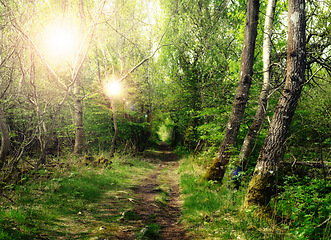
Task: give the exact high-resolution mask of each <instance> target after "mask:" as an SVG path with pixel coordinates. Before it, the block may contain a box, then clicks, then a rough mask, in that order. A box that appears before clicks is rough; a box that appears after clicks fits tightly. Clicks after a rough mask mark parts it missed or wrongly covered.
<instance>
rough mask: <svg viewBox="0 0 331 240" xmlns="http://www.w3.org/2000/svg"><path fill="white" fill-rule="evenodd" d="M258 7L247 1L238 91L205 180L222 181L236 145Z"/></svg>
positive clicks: (254, 0)
mask: <svg viewBox="0 0 331 240" xmlns="http://www.w3.org/2000/svg"><path fill="white" fill-rule="evenodd" d="M259 6H260V2H259V0H248V1H247V12H246V25H245V32H244V46H243V53H242V58H241V67H240V69H241V71H240V78H239V83H238V89H237V93H236V96H235V99H234V102H233V108H232V112H231V115H230V119H229V122H228V124H227V126H226V130H225V135H224V138H223V141H222V143H221V146H220V148H219V151H218V154H217V156H216V158H215V159H214V161H213V163H212V165H211V167H210V168H209V169H208V170H207V172H206V174H205V176H204V178H205V179H207V180H217V181H222V179H223V177H224V174H225V170H226V165H227V164H228V163H229V160H230V156H231V155H232V148H233V146H234V145H235V144H236V140H237V135H238V132H239V127H240V124H241V120H242V118H243V115H244V112H245V108H246V103H247V101H248V95H249V89H250V86H251V83H252V75H253V61H254V49H255V40H256V36H257V24H258V14H259Z"/></svg>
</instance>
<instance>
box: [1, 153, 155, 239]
mask: <svg viewBox="0 0 331 240" xmlns="http://www.w3.org/2000/svg"><path fill="white" fill-rule="evenodd" d="M62 161H71V160H62ZM152 168H153V166H152V165H151V164H150V163H148V162H145V161H142V160H139V159H138V158H132V157H121V158H119V157H117V158H115V159H114V160H113V164H112V165H111V168H110V169H103V168H98V167H88V166H80V165H79V164H78V163H77V164H72V165H71V166H70V167H69V168H68V169H51V170H45V169H41V170H39V171H37V172H34V173H30V174H29V175H26V176H23V177H22V178H24V184H22V185H17V186H15V189H14V190H13V192H11V198H12V200H13V202H10V201H8V200H7V199H5V198H3V199H1V202H2V206H1V210H0V226H1V228H0V239H34V238H42V237H43V236H44V237H45V236H47V239H57V238H58V237H64V236H65V237H66V239H72V238H78V239H89V238H90V237H91V236H93V231H95V229H96V228H98V226H99V225H100V224H101V222H102V224H105V223H109V226H107V228H108V229H117V228H118V226H117V225H118V223H117V222H118V221H114V220H116V219H118V218H120V217H121V213H123V212H124V211H125V210H127V209H130V208H132V204H131V203H130V201H128V198H129V197H132V194H133V193H132V192H131V190H130V187H133V186H134V185H135V184H137V183H138V181H139V177H141V176H143V175H144V174H146V172H148V171H150V170H151V169H152ZM133 172H134V173H135V174H132V173H133ZM104 199H106V200H104ZM112 199H113V201H112ZM108 213H109V214H108ZM73 226H75V228H74V227H73Z"/></svg>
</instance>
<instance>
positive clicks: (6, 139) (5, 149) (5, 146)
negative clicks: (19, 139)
mask: <svg viewBox="0 0 331 240" xmlns="http://www.w3.org/2000/svg"><path fill="white" fill-rule="evenodd" d="M0 132H1V150H0V170H1V169H2V167H3V166H4V164H5V161H6V157H7V155H8V153H9V149H10V136H9V131H8V125H7V123H6V118H5V111H4V109H3V106H2V105H0Z"/></svg>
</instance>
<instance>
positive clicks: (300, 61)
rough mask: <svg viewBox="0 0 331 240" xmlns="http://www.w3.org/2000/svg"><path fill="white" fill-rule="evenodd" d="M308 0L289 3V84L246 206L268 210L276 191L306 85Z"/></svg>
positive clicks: (263, 151) (263, 148)
mask: <svg viewBox="0 0 331 240" xmlns="http://www.w3.org/2000/svg"><path fill="white" fill-rule="evenodd" d="M305 29H306V20H305V0H289V1H288V43H287V44H288V48H287V49H288V50H287V74H286V83H285V87H284V90H283V92H282V96H281V97H280V99H279V101H278V103H277V106H276V108H275V111H274V116H273V118H272V121H271V124H270V127H269V131H268V134H267V136H266V138H265V140H264V143H263V146H262V148H261V151H260V156H259V158H258V162H257V164H256V167H255V170H254V174H253V177H252V179H251V181H250V183H249V186H248V191H247V194H246V199H245V203H244V206H245V207H248V206H250V205H257V206H266V205H267V204H268V203H269V201H270V199H271V196H272V194H273V193H274V191H275V186H276V176H277V171H278V163H279V159H280V158H281V157H282V153H283V146H284V142H285V139H286V136H287V133H288V131H289V128H290V124H291V121H292V117H293V115H294V112H295V108H296V106H297V103H298V100H299V98H300V95H301V90H302V86H303V84H304V82H305V58H306V54H305V41H306V39H305Z"/></svg>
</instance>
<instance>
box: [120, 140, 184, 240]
mask: <svg viewBox="0 0 331 240" xmlns="http://www.w3.org/2000/svg"><path fill="white" fill-rule="evenodd" d="M145 156H146V157H147V158H149V159H150V160H151V161H152V162H153V164H155V169H154V170H153V172H152V173H150V174H149V175H147V176H146V178H145V179H144V180H143V181H142V182H141V184H140V185H137V186H135V187H133V188H132V190H133V192H134V197H133V201H134V208H133V209H132V211H130V212H127V213H124V214H123V219H124V221H125V219H126V218H130V216H129V215H134V217H133V218H136V219H137V220H136V221H130V224H131V226H132V228H131V229H132V230H131V231H126V232H121V233H119V232H117V234H116V235H117V239H126V240H129V239H132V240H133V239H137V238H138V239H155V240H187V239H189V238H188V237H187V236H185V229H184V228H183V227H182V226H181V224H180V223H179V218H180V213H181V203H180V199H179V196H180V190H179V174H178V171H177V169H178V167H179V158H178V157H177V156H176V154H174V152H173V151H172V149H171V147H170V146H169V145H168V144H166V143H164V142H161V143H160V145H159V151H152V152H147V153H145ZM126 215H128V216H129V217H127V216H126ZM137 229H141V230H140V231H139V233H138V235H137V234H134V232H135V231H137Z"/></svg>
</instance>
